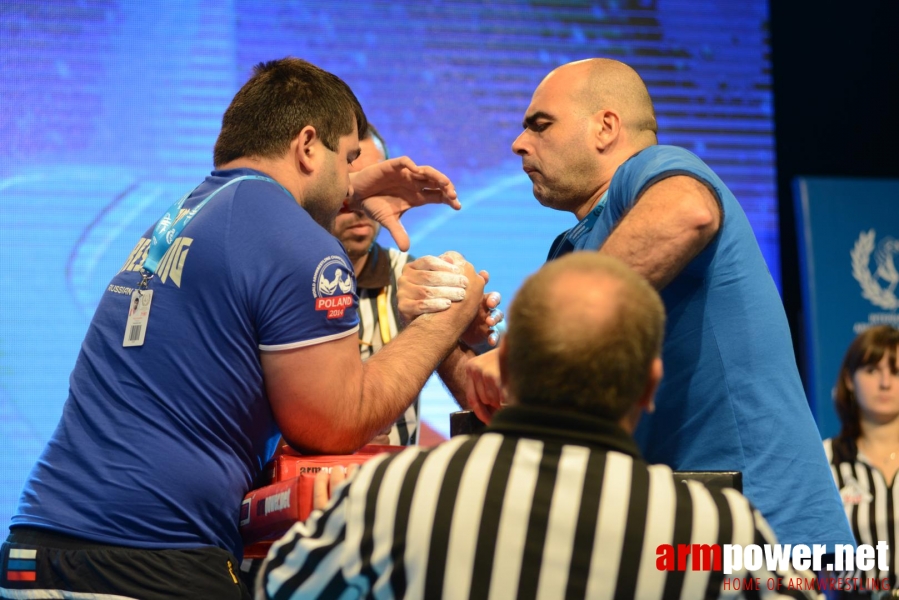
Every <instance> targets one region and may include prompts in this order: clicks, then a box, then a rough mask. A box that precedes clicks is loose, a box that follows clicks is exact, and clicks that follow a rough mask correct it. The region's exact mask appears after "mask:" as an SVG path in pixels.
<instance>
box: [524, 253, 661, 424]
mask: <svg viewBox="0 0 899 600" xmlns="http://www.w3.org/2000/svg"><path fill="white" fill-rule="evenodd" d="M570 273H579V274H585V275H588V276H591V277H595V278H596V279H595V280H596V281H597V282H599V280H601V279H602V280H607V281H610V282H611V283H612V285H611V286H610V294H609V295H608V297H607V299H608V303H607V304H606V305H605V306H602V307H597V306H595V305H589V304H587V303H585V301H584V300H582V301H581V302H582V304H580V305H578V304H577V302H578V297H579V295H578V290H570V291H568V292H566V291H565V290H559V289H557V288H558V286H559V283H558V280H559V279H560V278H561V277H563V276H564V275H566V274H570ZM562 304H564V306H562ZM598 313H601V314H598ZM664 333H665V307H664V305H663V304H662V299H661V298H660V297H659V294H658V292H656V290H655V289H653V287H652V286H651V285H650V284H649V282H648V281H646V280H645V279H644V278H643V277H641V276H640V275H638V274H637V273H636V272H635V271H633V270H631V269H630V268H629V267H628V266H626V265H625V264H624V263H623V262H621V261H620V260H618V259H615V258H612V257H610V256H605V255H602V254H599V253H598V252H575V253H572V254H569V255H566V256H564V257H562V258H560V259H558V260H555V261H552V262H550V263H547V264H546V265H544V266H543V267H542V268H541V269H540V270H539V271H538V272H537V273H536V274H534V275H532V276H531V277H529V278H528V279H527V280H526V281H525V283H524V285H522V286H521V289H519V290H518V293H517V294H516V296H515V300H514V301H513V302H512V306H511V308H510V311H509V330H508V333H507V334H506V344H507V346H508V347H507V356H506V368H507V372H508V373H507V383H508V385H509V388H510V392H511V393H512V394H513V396H514V397H515V398H516V399H517V400H518V403H519V404H522V405H528V406H540V407H544V408H556V409H563V410H569V411H573V412H579V413H586V414H590V415H593V416H597V417H601V418H605V419H611V420H614V421H618V420H619V419H620V418H621V417H622V416H623V415H624V414H625V413H626V412H627V411H628V410H629V409H630V408H631V407H632V406H633V405H634V403H635V402H636V401H637V400H638V399H639V398H640V396H641V394H642V393H643V392H644V391H645V390H646V385H647V382H648V381H649V374H650V370H651V367H652V363H653V361H654V360H655V359H656V358H657V357H658V356H659V355H660V353H661V348H662V338H663V337H664Z"/></svg>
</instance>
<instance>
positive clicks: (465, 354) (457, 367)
mask: <svg viewBox="0 0 899 600" xmlns="http://www.w3.org/2000/svg"><path fill="white" fill-rule="evenodd" d="M474 355H475V353H474V351H473V350H471V349H470V348H467V347H464V346H462V345H461V344H456V346H455V348H453V349H452V350H451V351H450V353H449V355H448V356H447V357H446V358H444V359H443V361H442V362H441V363H440V366H439V367H437V375H439V376H440V380H441V381H443V385H445V386H446V389H447V390H449V393H450V394H452V396H453V398H455V399H456V402H457V403H458V404H459V406H461V407H462V408H464V409H467V408H469V406H468V400H467V399H466V398H465V378H466V377H467V375H466V374H465V363H466V362H468V359H469V358H470V357H472V356H474Z"/></svg>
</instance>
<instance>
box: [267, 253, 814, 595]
mask: <svg viewBox="0 0 899 600" xmlns="http://www.w3.org/2000/svg"><path fill="white" fill-rule="evenodd" d="M509 320H510V322H509V330H508V333H507V335H506V337H505V338H504V339H503V341H502V343H501V345H500V353H501V355H500V356H501V359H500V364H501V369H502V381H503V385H504V389H505V393H506V398H507V402H508V405H509V406H508V407H507V408H504V409H503V410H501V411H499V412H498V413H497V414H496V415H495V416H494V418H493V421H492V422H491V424H490V426H489V427H488V428H487V430H486V432H485V433H482V434H480V435H477V436H459V437H455V438H453V439H452V440H451V441H449V442H447V443H445V444H442V445H441V446H438V447H437V448H435V449H431V450H423V449H420V448H412V449H408V450H405V451H403V452H401V453H399V454H395V455H391V456H382V457H379V458H377V459H375V460H372V461H370V462H369V463H367V464H366V465H365V466H363V467H362V468H361V469H360V470H359V471H358V473H356V475H355V476H353V477H352V478H351V479H350V480H349V484H345V485H343V486H341V487H338V488H337V489H336V490H335V493H334V497H333V498H332V500H331V503H330V504H329V505H328V506H327V507H326V508H325V510H324V511H318V512H316V513H314V514H313V516H312V517H311V518H310V519H309V520H308V521H307V522H306V523H300V524H297V525H296V526H294V527H293V528H292V529H291V530H290V531H289V532H288V533H287V535H285V536H284V537H283V538H282V539H281V540H280V541H279V542H277V543H276V544H274V545H273V547H272V550H271V552H270V553H269V555H268V558H267V559H266V562H265V564H264V565H263V567H262V575H261V577H260V579H259V581H258V582H257V597H258V598H275V599H278V600H281V599H287V598H357V597H360V598H366V597H376V598H549V599H562V598H654V599H655V598H684V599H691V600H693V599H697V598H716V597H742V595H743V594H744V592H743V591H742V587H743V586H741V585H737V584H735V583H734V582H735V580H736V579H738V578H740V579H743V580H745V578H747V577H753V578H755V577H759V578H761V579H760V581H761V582H762V585H761V586H760V587H761V589H759V590H752V591H748V592H745V593H746V596H747V597H752V598H755V597H762V598H776V597H793V598H805V597H814V593H813V592H809V591H797V590H792V589H786V585H784V586H782V587H780V589H774V590H769V589H768V586H767V585H765V582H766V581H768V579H769V578H774V580H775V581H776V578H778V577H782V578H784V579H783V581H787V580H788V578H789V577H791V576H796V574H795V573H792V572H789V571H788V572H773V573H769V572H767V571H761V572H755V573H751V574H750V573H747V572H746V571H745V570H743V571H735V572H734V573H733V574H730V575H726V576H725V575H724V574H723V573H721V572H715V571H701V570H697V571H693V570H686V571H677V570H674V571H665V570H659V568H658V567H657V559H658V558H659V555H658V551H657V549H658V548H659V546H660V545H663V544H671V545H675V547H677V544H721V545H723V544H741V545H744V546H745V545H748V544H766V543H774V542H775V540H774V537H773V534H772V532H771V530H770V528H769V526H768V525H767V523H766V522H765V520H764V519H763V517H762V516H761V515H760V514H759V513H758V511H756V510H755V509H754V508H753V507H752V506H751V505H750V504H749V501H748V500H746V498H745V497H743V496H742V495H741V494H740V493H738V492H736V491H734V490H714V489H710V488H706V487H705V486H703V485H702V484H700V483H698V482H689V483H687V484H679V483H676V482H675V480H674V478H673V476H672V472H671V470H670V469H669V468H668V467H666V466H663V465H655V466H650V465H647V464H646V463H645V462H644V461H643V460H642V459H641V458H640V456H639V453H638V450H637V447H636V445H635V444H634V442H633V441H632V439H631V437H630V433H631V432H632V431H633V429H634V427H636V425H637V422H638V420H639V418H640V415H641V413H642V411H643V410H651V409H652V402H653V396H654V393H655V390H656V387H657V386H658V383H659V381H660V379H661V376H662V363H661V359H660V357H659V355H660V351H661V342H662V335H663V331H664V320H665V317H664V308H663V306H662V303H661V300H660V298H659V296H658V294H657V293H656V291H655V290H653V289H652V287H651V286H650V285H649V284H648V283H647V282H645V281H644V280H643V279H642V278H640V277H639V276H638V275H636V274H635V273H634V272H633V271H631V270H630V269H629V268H627V267H626V266H624V265H623V263H621V262H619V261H617V260H616V259H614V258H610V257H607V256H604V255H600V254H597V253H592V252H583V253H575V254H571V255H568V256H565V257H563V258H561V259H559V260H557V261H553V262H550V263H548V264H546V265H544V267H543V268H542V269H541V270H540V271H539V272H538V273H537V274H535V275H534V276H532V277H530V278H529V279H528V280H527V281H526V282H525V284H524V285H523V286H522V288H521V290H520V291H519V292H518V295H517V298H516V300H515V301H514V303H513V304H512V308H511V313H510V317H509ZM688 564H689V561H688ZM688 568H689V567H688ZM803 575H808V574H803ZM738 587H739V588H740V589H739V590H737V589H735V588H738ZM775 587H776V586H775Z"/></svg>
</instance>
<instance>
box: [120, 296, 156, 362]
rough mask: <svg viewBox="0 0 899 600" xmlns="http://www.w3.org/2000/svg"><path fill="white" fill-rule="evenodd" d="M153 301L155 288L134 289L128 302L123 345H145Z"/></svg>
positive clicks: (126, 346)
mask: <svg viewBox="0 0 899 600" xmlns="http://www.w3.org/2000/svg"><path fill="white" fill-rule="evenodd" d="M152 302H153V290H134V291H133V292H131V302H130V303H129V304H128V322H127V324H126V325H125V339H124V341H123V342H122V346H124V347H125V348H128V347H129V346H143V345H144V336H146V335H147V322H148V321H149V320H150V305H151V304H152Z"/></svg>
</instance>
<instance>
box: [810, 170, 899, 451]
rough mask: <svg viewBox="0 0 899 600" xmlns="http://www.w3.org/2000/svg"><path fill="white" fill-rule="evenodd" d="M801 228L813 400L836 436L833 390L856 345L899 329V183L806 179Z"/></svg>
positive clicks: (821, 422)
mask: <svg viewBox="0 0 899 600" xmlns="http://www.w3.org/2000/svg"><path fill="white" fill-rule="evenodd" d="M795 188H796V190H795V193H794V198H796V224H797V226H796V227H797V230H798V234H799V241H800V243H799V249H800V268H801V275H802V284H803V285H802V287H803V298H802V306H803V312H804V315H805V319H804V320H805V328H806V336H805V337H806V340H807V342H806V347H805V348H804V353H805V357H804V358H805V362H806V373H807V374H808V386H807V387H808V390H807V391H808V395H809V402H810V403H811V405H812V410H813V411H814V413H815V417H816V419H817V421H818V428H819V429H820V430H821V433H822V434H823V435H824V436H825V437H831V436H833V435H836V434H837V433H838V432H839V430H840V420H839V418H838V417H837V414H836V411H835V409H834V405H833V395H832V391H833V388H834V386H835V385H836V378H837V375H838V373H839V370H840V365H841V364H842V362H843V355H844V354H845V352H846V349H847V348H848V347H849V344H850V342H852V339H853V338H854V337H855V336H856V335H857V334H859V333H861V332H862V331H864V330H865V329H866V328H868V327H869V326H871V325H892V326H893V327H899V295H897V294H899V289H897V286H899V273H897V271H896V265H895V258H896V256H897V255H899V210H897V206H899V180H888V179H882V180H877V179H838V178H826V177H801V178H797V180H796V182H795Z"/></svg>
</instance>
